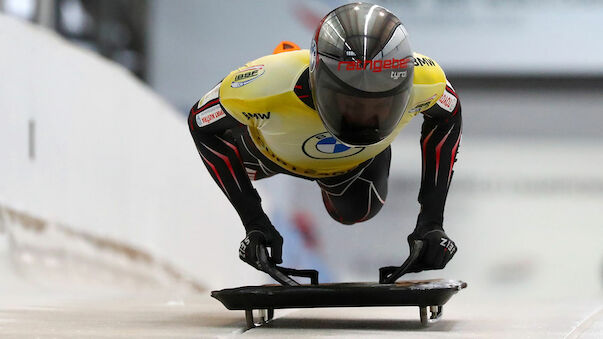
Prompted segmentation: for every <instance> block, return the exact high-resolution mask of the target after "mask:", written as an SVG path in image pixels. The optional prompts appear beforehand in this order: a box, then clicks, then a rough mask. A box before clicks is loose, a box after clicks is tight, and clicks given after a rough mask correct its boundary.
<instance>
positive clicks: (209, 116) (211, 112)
mask: <svg viewBox="0 0 603 339" xmlns="http://www.w3.org/2000/svg"><path fill="white" fill-rule="evenodd" d="M225 116H226V114H224V111H223V110H222V107H221V106H220V105H215V106H212V107H210V108H208V109H206V110H204V111H203V112H201V113H199V114H197V116H196V117H195V118H196V120H197V125H198V126H199V127H203V126H207V125H209V124H211V123H212V122H216V121H218V120H220V119H222V118H224V117H225Z"/></svg>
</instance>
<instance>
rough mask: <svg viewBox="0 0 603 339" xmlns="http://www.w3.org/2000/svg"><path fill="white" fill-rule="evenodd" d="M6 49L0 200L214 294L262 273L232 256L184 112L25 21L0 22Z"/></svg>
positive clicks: (234, 234) (224, 205)
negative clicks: (125, 249)
mask: <svg viewBox="0 0 603 339" xmlns="http://www.w3.org/2000/svg"><path fill="white" fill-rule="evenodd" d="M0 51H1V55H2V57H1V58H0V75H1V81H0V157H1V159H2V161H1V162H0V203H2V204H5V205H6V206H9V207H12V208H14V209H17V210H21V211H24V212H27V213H30V214H32V215H35V216H39V217H41V218H44V219H46V220H51V221H56V222H61V223H64V224H67V225H69V226H70V227H73V228H75V229H81V230H83V231H87V232H89V233H91V234H94V235H97V236H102V237H108V238H112V239H117V240H120V241H123V242H126V243H128V244H131V245H134V246H137V247H139V248H141V249H143V250H146V251H149V252H150V253H153V254H154V255H156V256H159V257H161V258H163V259H164V260H167V261H168V262H172V263H174V264H176V266H177V267H179V268H180V269H184V271H186V272H188V273H191V274H192V275H193V276H194V277H195V278H197V279H198V280H199V281H200V282H201V283H202V284H204V285H205V286H208V287H222V286H225V285H236V284H239V283H241V282H242V281H246V282H249V281H250V275H251V276H257V274H256V273H255V272H253V270H252V269H251V268H247V267H246V266H245V265H243V264H242V263H240V262H239V259H238V258H237V256H236V253H237V248H238V241H239V240H240V239H242V238H243V236H244V233H243V229H242V227H241V225H240V221H239V220H238V217H237V216H236V213H234V210H233V209H232V207H230V205H229V203H228V201H227V200H226V198H224V197H223V194H222V193H221V192H220V191H219V189H218V188H217V187H216V185H215V184H214V183H213V181H212V180H211V178H210V177H209V175H207V172H206V169H205V168H204V166H203V164H202V163H201V161H200V159H199V156H198V155H197V154H196V150H195V147H194V144H193V141H192V139H191V137H190V134H189V132H188V128H187V126H186V123H185V121H184V119H183V118H182V115H181V114H180V115H179V114H178V113H177V112H175V111H174V110H173V108H171V107H170V106H169V105H168V104H166V103H165V102H164V101H163V100H161V99H159V98H158V97H157V96H156V95H155V94H153V93H152V91H151V90H149V89H148V88H147V87H146V86H145V85H144V84H142V83H141V82H140V81H138V80H137V79H135V78H134V77H132V76H131V75H130V74H129V73H128V72H127V71H125V70H124V69H122V68H121V67H119V66H116V65H115V64H113V63H110V62H108V61H106V60H104V59H101V58H100V57H98V56H96V55H94V54H93V53H91V52H88V51H85V50H82V49H80V48H76V47H74V46H72V45H70V44H68V43H67V42H65V41H64V40H62V39H61V38H59V37H57V36H55V35H54V34H52V33H49V32H47V31H43V30H41V29H40V28H37V27H34V26H32V25H30V24H28V23H24V22H20V21H17V20H15V19H12V18H8V17H5V16H0ZM32 123H33V124H34V125H35V127H34V130H35V132H34V139H33V147H34V149H33V151H34V154H33V157H31V156H30V145H29V144H30V136H29V134H30V124H32ZM0 239H1V238H0ZM224 267H228V275H226V274H224V271H225V269H224ZM233 279H234V280H233ZM251 280H253V279H251Z"/></svg>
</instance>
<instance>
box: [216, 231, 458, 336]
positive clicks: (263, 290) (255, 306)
mask: <svg viewBox="0 0 603 339" xmlns="http://www.w3.org/2000/svg"><path fill="white" fill-rule="evenodd" d="M422 248H423V243H422V242H421V241H420V240H417V241H415V242H413V243H412V244H411V251H410V255H409V257H408V258H407V259H406V260H405V261H404V263H403V264H402V265H401V266H399V267H398V266H388V267H383V268H381V269H380V270H379V283H370V282H367V283H333V284H319V283H318V271H316V270H295V269H290V268H284V267H279V266H277V265H275V264H273V263H271V262H269V260H268V251H267V249H266V248H265V247H264V246H259V247H258V253H257V258H258V266H259V267H260V268H261V270H262V271H264V272H266V273H267V274H269V275H270V276H271V277H272V278H274V279H275V280H276V281H278V282H279V283H280V284H281V285H263V286H245V287H239V288H231V289H223V290H220V291H212V292H211V295H212V297H214V298H216V299H218V300H220V301H221V302H222V304H224V306H225V307H226V308H228V309H229V310H245V318H246V322H247V328H253V327H256V326H259V325H262V324H265V323H267V322H269V321H270V320H272V318H273V317H274V309H278V308H316V307H364V306H418V307H419V310H420V313H419V314H420V317H421V323H422V324H423V325H427V324H429V323H432V322H435V321H437V320H439V319H440V317H441V316H442V306H443V305H444V304H445V303H446V302H447V301H448V300H449V299H450V298H451V297H452V296H453V295H454V294H455V293H457V292H458V291H460V290H461V289H463V288H465V287H466V286H467V284H466V283H465V282H462V281H454V280H443V279H439V280H424V281H401V282H397V283H396V280H397V279H398V278H399V277H401V276H402V275H404V274H405V273H406V272H408V270H409V269H411V268H412V265H413V264H414V263H415V262H416V260H417V259H418V258H419V257H420V252H421V249H422ZM292 276H297V277H305V278H309V279H310V281H311V283H310V284H304V285H302V284H300V283H298V282H297V281H296V280H294V279H293V278H292ZM428 308H429V311H430V312H431V316H428ZM254 310H258V311H260V320H259V322H256V321H254V318H253V311H254Z"/></svg>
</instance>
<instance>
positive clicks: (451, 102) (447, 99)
mask: <svg viewBox="0 0 603 339" xmlns="http://www.w3.org/2000/svg"><path fill="white" fill-rule="evenodd" d="M457 100H458V99H457V98H456V97H455V96H454V95H452V94H450V92H448V91H444V94H443V95H442V97H440V100H438V106H440V107H442V108H443V109H444V110H446V111H448V112H452V111H453V110H454V107H455V106H456V102H457Z"/></svg>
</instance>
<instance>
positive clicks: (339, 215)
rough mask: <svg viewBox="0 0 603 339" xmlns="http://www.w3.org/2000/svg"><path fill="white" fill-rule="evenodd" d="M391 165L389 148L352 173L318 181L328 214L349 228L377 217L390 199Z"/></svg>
mask: <svg viewBox="0 0 603 339" xmlns="http://www.w3.org/2000/svg"><path fill="white" fill-rule="evenodd" d="M390 162H391V148H390V147H388V148H387V149H385V150H384V151H383V152H381V153H380V154H379V155H377V156H376V157H374V158H373V159H370V160H368V161H367V162H365V163H363V164H362V165H360V166H358V168H357V169H356V170H354V171H352V172H351V173H346V174H344V175H341V176H337V177H331V178H321V179H318V180H316V181H317V182H318V185H319V186H320V188H321V190H322V199H323V202H324V204H325V207H326V208H327V211H328V212H329V215H331V217H333V219H335V220H337V221H339V222H340V223H342V224H346V225H351V224H355V223H357V222H362V221H365V220H368V219H370V218H372V217H374V216H375V215H377V213H378V212H379V210H381V207H383V204H384V203H385V199H386V197H387V179H388V177H389V166H390Z"/></svg>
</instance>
